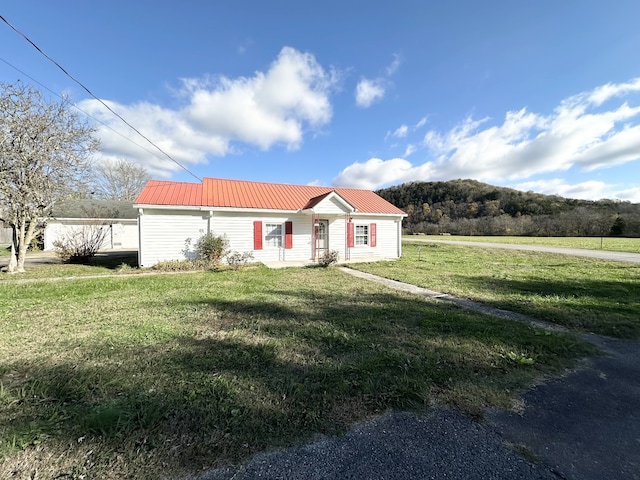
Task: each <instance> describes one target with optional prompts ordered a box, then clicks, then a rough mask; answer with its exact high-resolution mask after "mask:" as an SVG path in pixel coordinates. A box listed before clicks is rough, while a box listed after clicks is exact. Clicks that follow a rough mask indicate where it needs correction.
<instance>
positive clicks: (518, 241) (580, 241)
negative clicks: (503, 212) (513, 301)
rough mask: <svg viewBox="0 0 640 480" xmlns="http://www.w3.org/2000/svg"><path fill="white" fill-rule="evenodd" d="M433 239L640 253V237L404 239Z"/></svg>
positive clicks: (413, 237) (407, 238)
mask: <svg viewBox="0 0 640 480" xmlns="http://www.w3.org/2000/svg"><path fill="white" fill-rule="evenodd" d="M420 239H424V240H426V239H432V240H453V241H461V242H481V243H508V244H514V245H544V246H549V247H564V248H585V249H588V250H609V251H612V252H630V253H640V238H620V237H508V236H505V237H502V236H493V237H477V236H462V235H405V236H404V237H403V240H404V241H406V242H410V241H412V240H420Z"/></svg>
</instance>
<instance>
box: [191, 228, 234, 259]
mask: <svg viewBox="0 0 640 480" xmlns="http://www.w3.org/2000/svg"><path fill="white" fill-rule="evenodd" d="M196 252H197V253H198V257H199V258H200V259H202V260H205V261H207V262H210V263H211V264H212V265H214V266H215V267H218V266H219V265H220V263H222V259H223V258H224V257H225V256H226V255H227V254H228V253H229V242H228V241H227V239H226V238H225V237H223V236H222V235H215V234H214V233H213V232H209V233H205V234H204V235H203V236H201V237H200V238H199V239H198V242H197V243H196Z"/></svg>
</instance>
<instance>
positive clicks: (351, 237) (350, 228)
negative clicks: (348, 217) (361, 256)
mask: <svg viewBox="0 0 640 480" xmlns="http://www.w3.org/2000/svg"><path fill="white" fill-rule="evenodd" d="M354 230H355V228H354V225H353V223H351V222H349V223H347V247H349V248H353V247H354V245H355V233H354Z"/></svg>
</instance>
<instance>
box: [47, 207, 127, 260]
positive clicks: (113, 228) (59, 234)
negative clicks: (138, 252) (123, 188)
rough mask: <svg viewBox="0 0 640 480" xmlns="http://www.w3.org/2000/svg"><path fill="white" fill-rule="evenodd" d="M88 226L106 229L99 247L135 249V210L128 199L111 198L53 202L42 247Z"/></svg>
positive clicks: (48, 247)
mask: <svg viewBox="0 0 640 480" xmlns="http://www.w3.org/2000/svg"><path fill="white" fill-rule="evenodd" d="M88 228H101V229H104V230H106V231H105V235H104V240H103V242H102V245H101V247H100V248H101V249H131V250H134V249H137V248H138V219H137V210H135V209H134V208H133V206H132V204H131V202H121V201H115V200H87V199H82V200H66V201H65V202H63V203H61V204H60V205H57V206H56V207H55V208H54V210H53V212H52V215H51V218H49V219H47V222H46V226H45V229H44V250H53V248H54V245H53V244H54V242H56V241H57V240H64V239H65V238H67V237H73V236H75V235H82V234H83V230H86V229H88Z"/></svg>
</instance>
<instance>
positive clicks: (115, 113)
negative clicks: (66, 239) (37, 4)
mask: <svg viewBox="0 0 640 480" xmlns="http://www.w3.org/2000/svg"><path fill="white" fill-rule="evenodd" d="M0 20H2V21H3V22H4V23H6V24H7V25H8V26H9V27H10V28H11V29H12V30H13V31H14V32H16V33H17V34H18V35H20V36H21V37H22V38H24V39H25V40H26V41H27V42H29V43H30V44H31V45H32V46H33V48H35V49H36V50H37V51H38V52H39V53H40V54H41V55H43V56H44V57H45V58H46V59H47V60H49V61H50V62H51V63H53V64H54V65H55V66H56V67H58V68H59V69H60V70H61V71H62V73H64V74H65V75H66V76H67V77H69V78H70V79H71V80H73V81H74V82H75V83H77V84H78V85H79V86H80V87H81V88H82V89H84V91H85V92H87V93H88V94H89V95H91V97H93V98H94V99H95V100H97V101H98V102H100V104H102V106H104V107H105V108H106V109H107V110H109V111H110V112H111V113H113V114H114V115H115V116H116V117H118V118H119V119H120V120H121V121H122V122H124V123H125V124H126V125H127V126H128V127H129V128H131V129H132V130H133V131H134V132H136V133H137V134H138V135H140V136H141V137H142V138H144V139H145V140H146V141H147V142H149V143H150V144H151V145H153V146H154V147H155V148H156V149H157V150H158V151H159V152H160V153H162V154H163V155H164V156H166V157H167V158H168V159H169V160H171V161H172V162H174V163H175V164H176V165H178V166H179V167H180V168H182V169H183V170H184V171H185V172H187V173H188V174H189V175H191V176H192V177H194V178H195V179H196V180H198V181H202V179H201V178H200V177H198V176H197V175H195V174H194V173H193V172H191V170H189V169H188V168H187V167H185V166H184V165H182V164H181V163H180V162H178V161H177V160H176V159H175V158H173V157H172V156H171V155H169V154H168V153H167V152H165V151H164V150H162V149H161V148H160V147H159V146H158V145H156V144H155V143H153V142H152V141H151V140H150V139H149V138H148V137H147V136H145V135H144V134H143V133H142V132H140V130H138V129H137V128H136V127H134V126H133V125H131V124H130V123H129V122H127V121H126V120H125V119H124V118H123V117H122V116H121V115H120V114H118V113H117V112H115V111H114V110H113V109H112V108H111V107H110V106H109V105H107V104H106V103H105V102H103V101H102V100H101V99H99V98H98V97H97V96H96V95H94V93H93V92H92V91H91V90H89V89H88V88H87V87H85V86H84V84H83V83H82V82H80V81H79V80H77V79H76V78H75V77H74V76H73V75H71V74H70V73H69V72H67V71H66V70H65V69H64V67H62V65H60V64H59V63H58V62H56V61H55V60H54V59H53V58H51V57H50V56H49V55H47V54H46V53H45V52H44V51H43V50H42V49H41V48H40V47H38V45H36V44H35V43H34V42H33V41H31V39H30V38H29V37H27V36H26V35H25V34H24V33H22V32H21V31H20V30H18V29H17V28H16V27H14V26H13V25H12V24H11V23H10V22H9V21H8V20H7V19H6V18H4V17H3V16H2V15H0Z"/></svg>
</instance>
